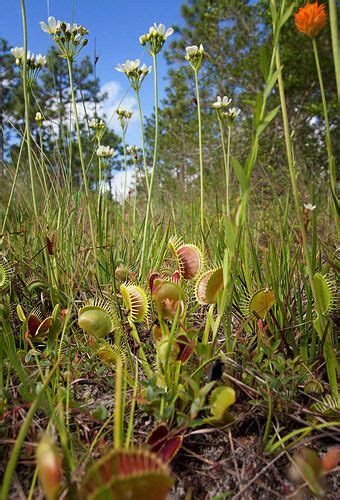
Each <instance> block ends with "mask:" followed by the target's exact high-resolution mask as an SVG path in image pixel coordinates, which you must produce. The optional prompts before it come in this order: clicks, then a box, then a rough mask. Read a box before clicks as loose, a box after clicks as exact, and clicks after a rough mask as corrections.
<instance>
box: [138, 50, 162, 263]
mask: <svg viewBox="0 0 340 500" xmlns="http://www.w3.org/2000/svg"><path fill="white" fill-rule="evenodd" d="M152 59H153V67H154V71H153V81H154V94H155V143H154V150H153V162H152V172H151V180H150V189H149V194H148V202H147V205H146V215H145V221H144V233H143V244H142V255H141V268H140V272H141V273H142V271H143V269H144V259H145V247H146V240H147V236H148V229H149V217H150V207H151V201H152V191H153V185H154V180H155V172H156V165H157V156H158V76H157V57H156V54H152Z"/></svg>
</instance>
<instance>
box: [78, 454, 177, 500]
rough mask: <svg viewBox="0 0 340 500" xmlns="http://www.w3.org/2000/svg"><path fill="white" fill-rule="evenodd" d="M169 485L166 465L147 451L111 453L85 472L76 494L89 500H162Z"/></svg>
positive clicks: (170, 481)
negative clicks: (108, 499)
mask: <svg viewBox="0 0 340 500" xmlns="http://www.w3.org/2000/svg"><path fill="white" fill-rule="evenodd" d="M172 484H173V480H172V478H171V476H170V471H169V467H168V465H167V464H166V463H165V462H163V461H162V460H161V459H160V458H159V457H158V456H157V455H155V454H154V453H151V452H150V451H148V450H133V449H131V450H112V451H110V452H109V453H107V454H106V455H105V456H104V457H102V458H101V459H99V460H97V461H96V462H95V463H94V464H93V465H92V466H91V467H90V468H89V469H88V471H87V473H86V475H85V478H84V480H83V483H82V484H81V486H80V495H81V496H82V497H83V498H85V499H87V500H89V499H91V500H92V499H93V500H94V499H96V500H106V499H107V498H113V499H115V500H126V499H127V498H136V499H137V498H140V499H143V498H155V499H157V500H163V499H165V498H166V496H167V494H168V493H169V491H170V488H171V486H172Z"/></svg>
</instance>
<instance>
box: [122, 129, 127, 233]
mask: <svg viewBox="0 0 340 500" xmlns="http://www.w3.org/2000/svg"><path fill="white" fill-rule="evenodd" d="M122 141H123V153H124V192H123V234H124V233H125V198H126V185H127V162H126V144H125V130H124V128H122Z"/></svg>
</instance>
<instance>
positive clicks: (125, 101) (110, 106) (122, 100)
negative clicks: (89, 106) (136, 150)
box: [93, 80, 138, 134]
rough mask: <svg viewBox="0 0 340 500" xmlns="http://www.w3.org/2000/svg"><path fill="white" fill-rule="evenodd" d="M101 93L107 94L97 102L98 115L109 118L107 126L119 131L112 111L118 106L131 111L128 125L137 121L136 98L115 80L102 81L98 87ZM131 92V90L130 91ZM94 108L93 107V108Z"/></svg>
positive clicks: (130, 125)
mask: <svg viewBox="0 0 340 500" xmlns="http://www.w3.org/2000/svg"><path fill="white" fill-rule="evenodd" d="M100 92H101V94H105V93H106V94H107V98H106V99H105V100H104V101H102V102H101V103H100V104H99V109H98V111H99V115H102V116H104V115H105V116H106V120H109V121H110V123H109V126H110V128H112V129H113V130H115V132H117V133H118V134H119V133H120V131H121V130H120V126H119V122H118V120H117V118H116V117H115V116H113V115H114V112H115V111H116V109H117V108H119V107H120V106H121V107H123V108H126V109H128V110H129V111H132V112H133V115H132V118H131V120H130V123H129V127H132V126H133V125H134V122H136V121H138V110H137V100H136V98H135V97H134V96H133V95H130V94H129V93H127V92H126V90H124V89H122V88H121V86H120V84H119V83H118V82H116V81H115V80H110V81H109V82H106V83H104V85H103V86H102V87H101V89H100ZM130 92H131V91H130ZM93 109H94V108H93Z"/></svg>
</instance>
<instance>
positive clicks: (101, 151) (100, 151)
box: [96, 146, 116, 158]
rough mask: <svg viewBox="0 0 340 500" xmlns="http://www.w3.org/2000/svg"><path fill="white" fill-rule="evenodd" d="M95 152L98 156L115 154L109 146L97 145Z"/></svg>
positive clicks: (107, 156)
mask: <svg viewBox="0 0 340 500" xmlns="http://www.w3.org/2000/svg"><path fill="white" fill-rule="evenodd" d="M96 153H97V156H99V157H100V158H112V157H113V156H114V155H115V154H116V152H115V150H114V149H113V148H110V146H98V148H97V151H96Z"/></svg>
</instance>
